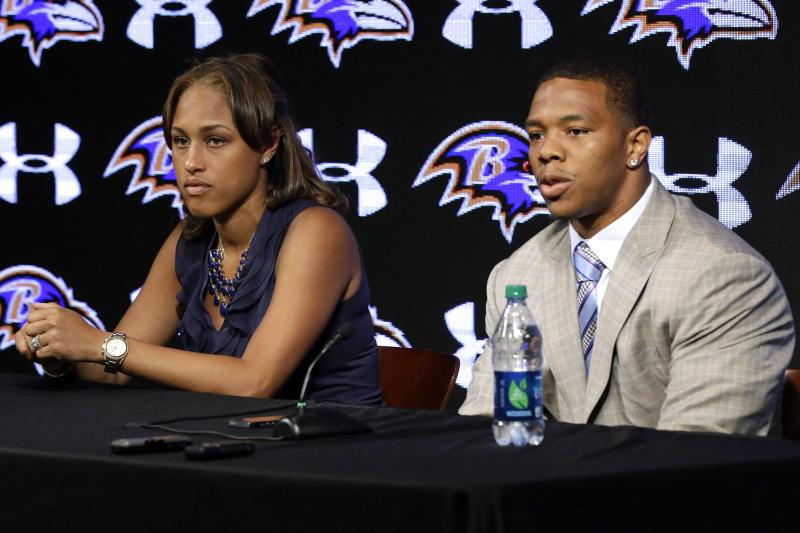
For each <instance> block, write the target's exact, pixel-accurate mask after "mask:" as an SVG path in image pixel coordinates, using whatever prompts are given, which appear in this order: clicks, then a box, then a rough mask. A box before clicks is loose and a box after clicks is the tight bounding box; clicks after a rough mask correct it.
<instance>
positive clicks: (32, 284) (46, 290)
mask: <svg viewBox="0 0 800 533" xmlns="http://www.w3.org/2000/svg"><path fill="white" fill-rule="evenodd" d="M36 302H40V303H43V302H55V303H57V304H59V305H60V306H62V307H66V308H69V309H72V310H73V311H76V312H77V313H79V314H80V315H82V316H83V318H84V319H85V320H86V321H87V322H88V323H89V324H91V325H93V326H95V327H97V328H100V329H106V328H105V326H104V325H103V322H102V321H101V320H100V318H99V317H98V316H97V313H96V312H95V311H94V310H93V309H91V308H90V307H88V306H87V305H86V304H85V303H83V302H79V301H78V300H76V299H75V298H73V296H72V289H70V288H69V287H67V285H66V283H64V280H62V279H61V278H59V277H56V276H54V275H53V274H51V273H50V272H48V271H47V270H45V269H43V268H39V267H37V266H33V265H18V266H14V267H10V268H6V269H5V270H3V271H0V350H4V349H6V348H8V347H9V346H13V345H14V335H15V334H16V333H17V332H18V331H19V330H20V328H21V327H22V326H23V324H25V322H26V321H27V320H28V312H29V311H30V306H31V304H33V303H36Z"/></svg>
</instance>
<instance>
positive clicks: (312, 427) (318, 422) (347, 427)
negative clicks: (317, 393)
mask: <svg viewBox="0 0 800 533" xmlns="http://www.w3.org/2000/svg"><path fill="white" fill-rule="evenodd" d="M351 335H353V325H352V324H351V323H350V322H345V323H343V324H340V325H339V327H338V328H336V332H335V333H334V334H333V337H331V338H330V340H329V341H328V342H326V343H325V345H324V346H323V347H322V349H321V350H320V351H319V354H318V355H317V356H316V357H315V358H314V360H313V361H311V364H310V365H308V370H306V375H305V378H304V379H303V386H302V388H301V389H300V398H299V399H298V401H297V411H296V412H295V414H294V415H292V416H286V417H283V418H281V419H280V420H278V421H277V422H275V426H274V427H273V429H272V434H273V435H274V436H276V437H285V438H287V439H308V438H312V437H322V436H329V435H346V434H349V433H371V432H372V428H371V427H369V426H368V425H366V424H364V423H363V422H360V421H358V420H356V419H355V418H351V417H349V416H347V415H346V414H344V413H340V412H338V411H334V410H333V409H330V408H326V407H315V408H314V409H307V408H306V407H307V404H306V388H307V387H308V380H309V378H310V377H311V371H312V370H314V366H315V365H316V364H317V361H319V360H320V359H322V356H324V355H325V354H326V353H328V351H329V350H330V349H331V348H332V347H333V346H334V345H335V344H336V343H337V342H339V341H341V340H343V339H348V338H350V336H351Z"/></svg>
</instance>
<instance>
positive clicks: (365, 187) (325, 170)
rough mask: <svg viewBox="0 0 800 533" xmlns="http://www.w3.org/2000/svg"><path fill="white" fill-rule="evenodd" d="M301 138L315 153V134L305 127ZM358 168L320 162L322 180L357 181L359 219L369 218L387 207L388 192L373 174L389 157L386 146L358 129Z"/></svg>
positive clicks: (377, 138) (345, 164)
mask: <svg viewBox="0 0 800 533" xmlns="http://www.w3.org/2000/svg"><path fill="white" fill-rule="evenodd" d="M297 134H298V136H299V137H300V140H301V141H302V142H303V145H305V147H306V148H308V149H309V150H311V152H312V153H313V152H314V131H313V130H312V129H311V128H306V129H304V130H301V131H299V132H298V133H297ZM356 153H357V155H356V163H355V165H348V164H347V163H319V164H317V168H318V169H319V172H320V175H321V176H322V179H324V180H325V181H330V182H338V183H346V182H349V181H354V182H355V184H356V187H357V188H358V216H360V217H366V216H369V215H371V214H373V213H375V212H377V211H380V210H381V209H383V208H384V207H386V204H387V201H386V193H385V192H384V190H383V187H381V184H380V183H378V180H377V179H375V176H373V175H372V171H373V170H375V168H376V167H377V166H378V165H379V164H380V163H381V161H383V156H385V155H386V143H385V142H383V140H382V139H381V138H380V137H378V136H377V135H374V134H372V133H370V132H368V131H367V130H358V148H357V149H356Z"/></svg>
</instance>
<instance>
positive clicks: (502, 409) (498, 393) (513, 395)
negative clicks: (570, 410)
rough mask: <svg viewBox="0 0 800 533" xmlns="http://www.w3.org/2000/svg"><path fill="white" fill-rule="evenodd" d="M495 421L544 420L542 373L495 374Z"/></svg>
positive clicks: (536, 371) (538, 371)
mask: <svg viewBox="0 0 800 533" xmlns="http://www.w3.org/2000/svg"><path fill="white" fill-rule="evenodd" d="M494 385H495V386H494V418H495V420H505V421H513V420H520V421H521V420H526V419H528V420H531V419H537V418H539V419H540V418H542V371H541V370H535V371H532V372H495V373H494Z"/></svg>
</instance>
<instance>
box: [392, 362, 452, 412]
mask: <svg viewBox="0 0 800 533" xmlns="http://www.w3.org/2000/svg"><path fill="white" fill-rule="evenodd" d="M378 355H379V359H380V382H381V388H382V389H383V401H384V402H386V405H387V406H389V407H403V408H408V409H434V410H442V409H444V408H445V407H446V406H447V400H448V399H449V398H450V393H451V392H452V390H453V385H454V384H455V382H456V376H457V375H458V368H459V365H460V362H459V360H458V358H457V357H455V356H452V355H449V354H445V353H441V352H434V351H432V350H424V349H422V348H396V347H391V346H379V347H378Z"/></svg>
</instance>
